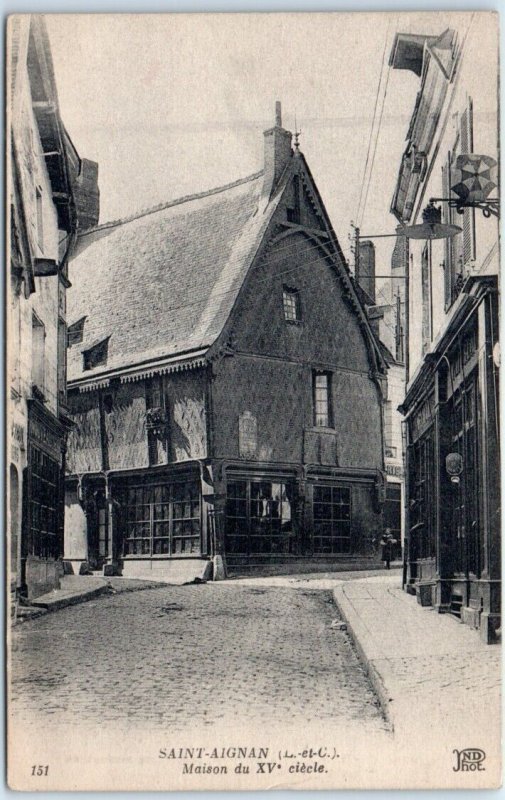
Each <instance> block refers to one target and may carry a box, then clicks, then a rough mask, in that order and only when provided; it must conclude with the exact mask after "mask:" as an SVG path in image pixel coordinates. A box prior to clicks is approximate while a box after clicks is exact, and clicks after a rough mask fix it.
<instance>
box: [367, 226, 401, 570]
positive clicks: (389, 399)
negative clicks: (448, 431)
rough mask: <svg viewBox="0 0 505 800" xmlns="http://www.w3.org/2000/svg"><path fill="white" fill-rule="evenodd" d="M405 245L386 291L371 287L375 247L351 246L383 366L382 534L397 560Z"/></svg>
mask: <svg viewBox="0 0 505 800" xmlns="http://www.w3.org/2000/svg"><path fill="white" fill-rule="evenodd" d="M357 238H358V239H359V237H357ZM408 241H409V240H408V239H407V238H406V237H399V238H398V239H397V242H396V245H395V248H394V251H393V255H392V258H391V278H389V279H388V281H387V286H386V287H382V288H381V287H377V281H376V265H375V246H374V244H373V242H372V241H370V240H362V241H357V242H356V246H357V247H358V248H359V251H358V258H357V259H356V263H355V279H356V284H357V288H358V290H359V294H360V299H361V301H362V302H363V304H364V306H365V309H366V313H367V316H368V319H369V321H370V327H371V328H372V330H373V332H374V333H375V335H376V337H377V339H378V341H379V345H380V347H381V350H382V355H383V357H384V360H385V361H386V363H387V366H388V372H387V391H386V392H385V393H384V397H383V403H384V405H383V416H384V460H385V469H386V500H385V503H384V529H387V528H388V529H389V530H390V532H391V535H392V536H393V538H394V539H395V540H396V545H395V547H394V552H393V555H394V558H400V557H401V554H402V550H403V546H404V540H405V525H404V518H405V515H404V508H405V482H404V463H403V439H402V417H401V414H400V412H399V411H398V406H399V405H400V403H401V402H402V401H403V398H404V395H405V362H404V351H405V275H406V268H405V265H406V258H407V253H408Z"/></svg>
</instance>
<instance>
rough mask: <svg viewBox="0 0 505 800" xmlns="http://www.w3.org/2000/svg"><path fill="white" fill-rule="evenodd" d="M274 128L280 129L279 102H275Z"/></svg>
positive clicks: (280, 111)
mask: <svg viewBox="0 0 505 800" xmlns="http://www.w3.org/2000/svg"><path fill="white" fill-rule="evenodd" d="M275 127H276V128H282V110H281V101H280V100H276V101H275Z"/></svg>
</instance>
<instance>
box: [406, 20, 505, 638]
mask: <svg viewBox="0 0 505 800" xmlns="http://www.w3.org/2000/svg"><path fill="white" fill-rule="evenodd" d="M468 20H469V22H468V25H467V28H466V30H464V31H461V32H459V35H457V33H456V31H454V30H445V31H443V32H442V31H441V32H440V35H438V36H431V35H430V36H428V35H427V36H420V35H416V36H413V35H411V34H402V33H399V34H397V36H396V39H395V42H394V46H393V50H392V53H391V57H390V65H391V67H392V69H393V70H405V71H406V72H402V73H399V74H398V75H397V76H395V77H394V78H393V76H392V79H391V80H392V85H393V86H395V85H396V87H397V90H398V91H399V92H400V91H402V93H405V92H406V91H409V90H410V91H411V92H412V99H413V102H414V100H415V105H414V111H413V114H412V118H411V121H410V126H409V130H408V132H407V146H406V150H405V154H404V156H403V159H402V162H401V165H400V170H399V174H398V180H397V185H396V190H395V194H394V198H393V202H392V206H391V211H392V213H393V214H394V215H395V217H396V219H397V221H398V222H399V223H400V224H401V225H402V226H403V225H407V226H409V227H410V226H419V225H421V224H423V220H424V225H425V226H426V224H427V223H430V224H435V225H439V226H442V227H440V228H439V230H440V231H441V232H442V233H444V231H445V233H446V234H449V233H451V232H452V231H451V229H450V228H449V226H451V225H457V226H458V227H459V229H460V231H459V232H458V233H457V235H454V236H449V235H447V236H446V238H441V239H427V238H426V237H424V238H420V239H415V238H410V241H409V250H410V252H409V257H408V263H407V267H408V281H407V297H406V305H407V309H408V313H407V318H406V328H407V348H406V353H405V359H406V364H407V380H408V383H407V391H406V397H405V399H404V401H403V403H402V411H403V414H404V416H405V425H406V450H405V453H406V466H407V503H406V531H407V547H406V579H405V580H406V588H407V590H408V591H410V592H415V593H416V594H417V596H418V599H419V601H420V602H422V603H423V604H431V605H433V606H435V607H436V608H437V609H438V610H439V611H446V612H450V613H452V614H454V615H456V616H458V617H459V618H461V620H462V621H463V622H465V623H467V624H469V625H471V626H472V627H474V628H477V629H479V630H480V632H481V636H482V637H483V638H484V639H485V640H486V641H488V642H490V641H494V640H496V638H497V637H498V636H499V629H500V619H501V616H500V587H501V582H500V578H501V575H500V487H499V475H500V467H499V413H498V408H499V380H498V373H499V350H498V347H499V346H498V329H499V321H498V266H499V241H498V218H497V214H498V187H497V185H496V184H497V177H496V160H497V158H498V133H497V132H498V118H497V107H498V86H497V75H498V23H497V17H496V15H493V14H474V15H471V16H470V15H469V18H468ZM431 199H434V202H433V203H431V204H430V202H429V201H430V200H431ZM426 206H429V208H428V210H427V212H426V211H425V214H424V217H423V210H424V209H425V207H426ZM437 209H438V211H437ZM438 216H439V218H437V217H438ZM417 230H418V231H419V229H417Z"/></svg>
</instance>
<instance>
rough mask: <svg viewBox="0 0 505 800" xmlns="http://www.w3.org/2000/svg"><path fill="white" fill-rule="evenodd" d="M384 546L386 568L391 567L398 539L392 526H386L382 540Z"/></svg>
mask: <svg viewBox="0 0 505 800" xmlns="http://www.w3.org/2000/svg"><path fill="white" fill-rule="evenodd" d="M380 544H381V547H382V560H383V561H384V566H385V567H386V569H391V559H392V557H393V546H394V545H395V544H396V539H394V538H393V534H392V533H391V528H386V530H385V531H384V534H383V536H382V539H381V540H380Z"/></svg>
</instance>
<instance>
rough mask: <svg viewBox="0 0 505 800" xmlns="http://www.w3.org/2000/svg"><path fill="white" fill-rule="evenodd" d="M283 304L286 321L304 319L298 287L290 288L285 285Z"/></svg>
mask: <svg viewBox="0 0 505 800" xmlns="http://www.w3.org/2000/svg"><path fill="white" fill-rule="evenodd" d="M282 305H283V308H284V319H285V320H286V322H300V321H301V319H302V312H301V305H300V293H299V292H298V289H289V288H288V287H287V286H284V288H283V290H282Z"/></svg>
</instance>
